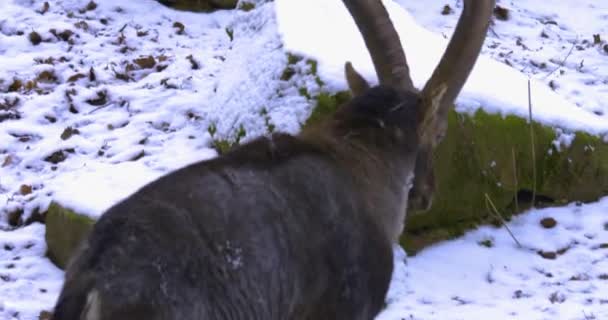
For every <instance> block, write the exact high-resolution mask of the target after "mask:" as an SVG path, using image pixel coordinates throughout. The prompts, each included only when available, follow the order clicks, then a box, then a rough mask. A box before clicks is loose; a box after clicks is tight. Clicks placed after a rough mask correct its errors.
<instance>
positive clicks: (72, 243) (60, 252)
mask: <svg viewBox="0 0 608 320" xmlns="http://www.w3.org/2000/svg"><path fill="white" fill-rule="evenodd" d="M94 223H95V220H93V219H91V218H89V217H88V216H85V215H82V214H79V213H77V212H74V211H72V210H70V209H67V208H64V207H62V206H60V205H59V204H57V203H51V205H50V207H49V209H48V211H47V213H46V235H45V240H46V244H47V248H48V252H47V254H48V256H49V258H50V259H51V261H52V262H53V263H54V264H55V265H57V266H58V267H60V268H62V269H64V268H65V267H66V266H67V264H68V262H69V260H70V258H71V257H72V255H73V254H74V252H75V251H76V249H77V248H78V246H79V245H80V244H81V243H82V241H83V239H85V237H86V236H87V235H88V234H89V232H90V231H91V228H92V227H93V224H94Z"/></svg>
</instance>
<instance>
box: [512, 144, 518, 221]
mask: <svg viewBox="0 0 608 320" xmlns="http://www.w3.org/2000/svg"><path fill="white" fill-rule="evenodd" d="M511 157H512V159H513V180H515V212H519V199H517V193H518V190H519V186H518V183H517V163H516V162H515V148H513V147H511Z"/></svg>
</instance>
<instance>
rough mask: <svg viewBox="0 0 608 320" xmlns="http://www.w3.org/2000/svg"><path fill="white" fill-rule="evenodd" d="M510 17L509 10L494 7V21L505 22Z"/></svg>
mask: <svg viewBox="0 0 608 320" xmlns="http://www.w3.org/2000/svg"><path fill="white" fill-rule="evenodd" d="M510 15H511V13H510V12H509V9H507V8H505V7H501V6H496V7H494V16H495V17H496V19H498V20H501V21H507V20H509V18H510Z"/></svg>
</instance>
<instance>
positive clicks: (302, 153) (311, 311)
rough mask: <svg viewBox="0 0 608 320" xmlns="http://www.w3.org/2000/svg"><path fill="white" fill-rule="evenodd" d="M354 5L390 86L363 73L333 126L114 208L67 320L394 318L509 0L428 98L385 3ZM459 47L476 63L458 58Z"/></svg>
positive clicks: (459, 35) (247, 148)
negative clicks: (393, 299)
mask: <svg viewBox="0 0 608 320" xmlns="http://www.w3.org/2000/svg"><path fill="white" fill-rule="evenodd" d="M344 2H345V4H346V6H347V7H348V9H349V11H350V12H351V14H352V16H353V18H354V19H355V21H356V22H357V25H358V26H359V30H360V31H361V33H362V35H363V37H364V39H365V41H366V44H367V47H368V49H369V50H370V53H371V55H372V58H373V61H374V64H375V67H376V70H377V74H378V77H379V80H380V86H377V87H373V88H371V89H370V88H369V85H368V84H367V82H366V81H365V80H364V79H363V78H362V77H361V76H360V75H359V74H358V73H356V72H355V71H354V69H353V68H352V66H351V65H350V64H347V66H346V74H347V79H348V82H349V86H350V87H351V90H352V91H353V93H354V94H355V98H354V99H353V100H352V101H350V102H349V103H348V104H346V105H344V106H342V107H341V108H340V109H339V110H338V112H336V114H335V115H333V116H332V117H331V118H329V119H327V120H326V121H324V122H321V123H319V124H318V125H316V126H314V127H310V128H307V129H306V130H304V131H303V132H302V133H301V134H299V135H298V136H290V135H287V134H274V135H272V136H271V137H262V138H258V139H256V140H254V141H251V142H249V143H247V144H245V145H242V146H240V147H238V148H236V149H234V150H232V151H230V152H229V153H227V154H225V155H223V156H220V157H218V158H216V159H213V160H209V161H203V162H199V163H195V164H192V165H190V166H187V167H185V168H182V169H180V170H177V171H175V172H172V173H170V174H168V175H166V176H164V177H162V178H160V179H158V180H156V181H154V182H152V183H150V184H148V185H147V186H145V187H143V188H142V189H140V190H139V191H137V192H136V193H135V194H133V195H131V196H130V197H128V198H127V199H125V200H124V201H122V202H120V203H119V204H117V205H115V206H113V207H112V208H110V209H109V210H108V211H107V212H106V213H105V214H104V215H103V216H102V217H101V219H100V220H99V221H98V222H97V223H96V225H95V226H94V229H93V231H92V233H91V235H90V236H89V238H88V239H87V241H86V242H85V243H84V244H83V246H82V247H81V249H80V251H79V253H78V254H77V256H76V257H75V258H74V259H73V260H72V262H71V263H70V265H69V267H68V270H67V272H66V281H65V284H64V287H63V290H62V292H61V295H60V297H59V300H58V302H57V305H56V307H55V311H54V319H55V320H67V319H72V320H73V319H88V320H110V319H112V320H123V319H125V320H126V319H148V320H154V319H157V320H161V319H162V320H173V319H175V320H177V319H180V320H181V319H218V320H220V319H221V320H225V319H247V320H251V319H261V320H285V319H289V320H300V319H301V320H324V319H327V320H335V319H338V320H339V319H344V320H347V319H348V320H357V319H362V320H363V319H366V320H369V319H373V318H374V317H375V316H376V315H377V314H378V312H379V311H380V310H381V308H382V305H383V302H384V298H385V295H386V291H387V289H388V285H389V282H390V278H391V274H392V268H393V261H392V245H393V244H394V243H395V241H396V240H397V239H398V237H399V234H400V233H401V230H402V227H403V222H404V219H405V214H406V211H407V207H408V205H407V203H408V191H409V189H410V187H411V186H412V184H414V185H415V182H414V173H416V175H418V171H417V169H416V167H417V166H419V164H418V163H419V162H420V152H419V150H421V148H429V149H428V150H426V151H425V152H426V153H429V154H430V153H432V148H433V147H434V146H435V145H436V143H437V141H438V140H440V139H441V137H442V136H443V133H444V131H445V124H444V123H445V121H446V120H445V117H446V112H445V110H444V109H446V108H449V105H450V104H451V103H452V102H453V99H454V98H455V97H456V95H457V94H458V92H459V91H460V89H461V87H462V85H463V83H464V81H465V80H466V77H467V76H468V74H469V71H470V69H471V68H472V66H473V64H474V62H475V58H476V57H477V55H478V54H479V50H480V48H481V45H482V43H483V39H484V37H485V32H486V29H487V26H488V20H489V15H490V13H491V10H492V8H493V5H494V2H493V1H492V0H465V8H464V11H463V14H462V16H461V18H460V21H459V24H458V26H457V28H456V31H455V35H454V36H453V40H452V43H451V44H450V47H449V48H448V50H447V51H446V55H445V56H444V58H442V61H441V62H440V64H439V66H438V69H437V70H439V71H436V72H435V74H434V75H433V77H432V78H431V79H430V80H429V84H433V87H431V88H426V87H425V89H423V90H422V92H418V91H417V90H416V89H415V88H414V87H413V86H412V83H411V79H410V78H409V71H408V66H407V63H406V60H405V55H404V54H403V50H402V48H401V44H400V42H399V38H398V36H397V34H396V32H395V30H394V28H393V27H392V24H391V23H390V20H389V18H388V14H387V12H386V10H385V9H384V7H383V6H382V3H381V2H380V1H373V0H360V1H355V0H352V1H347V0H345V1H344ZM465 32H466V33H467V34H468V35H467V39H466V41H464V40H463V33H465ZM454 39H459V41H460V42H459V43H456V44H455V43H454ZM454 47H456V48H454ZM450 48H451V49H450ZM450 50H452V51H454V50H456V51H457V52H464V53H463V54H464V56H465V57H466V58H462V59H461V58H458V59H456V60H454V58H453V57H452V56H450V57H447V58H446V56H448V53H449V52H450ZM459 54H460V53H459ZM457 57H458V55H457ZM446 63H457V64H461V65H462V64H467V65H466V67H462V66H461V65H459V66H458V67H455V68H452V67H450V66H445V64H446ZM446 70H447V71H446ZM446 72H447V73H446ZM454 73H458V74H454ZM427 87H428V85H427ZM441 130H444V131H441ZM427 171H428V170H427ZM416 179H418V177H416Z"/></svg>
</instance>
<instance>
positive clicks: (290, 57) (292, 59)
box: [287, 53, 303, 65]
mask: <svg viewBox="0 0 608 320" xmlns="http://www.w3.org/2000/svg"><path fill="white" fill-rule="evenodd" d="M302 59H303V58H302V56H299V55H296V54H292V53H287V64H289V65H294V64H296V63H298V62H300V61H302Z"/></svg>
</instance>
